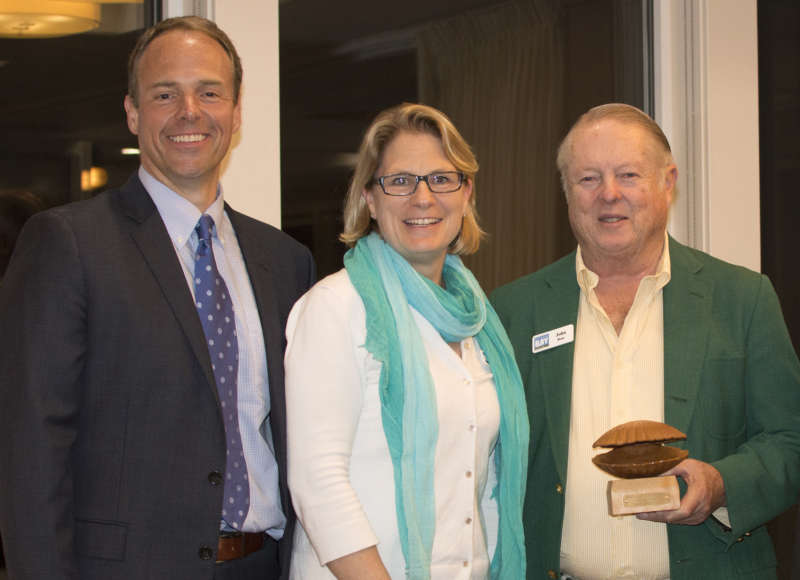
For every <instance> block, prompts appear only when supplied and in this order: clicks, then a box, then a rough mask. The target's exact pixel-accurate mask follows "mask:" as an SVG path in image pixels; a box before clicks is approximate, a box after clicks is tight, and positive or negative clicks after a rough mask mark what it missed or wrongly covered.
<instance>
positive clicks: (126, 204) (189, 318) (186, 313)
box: [120, 176, 218, 397]
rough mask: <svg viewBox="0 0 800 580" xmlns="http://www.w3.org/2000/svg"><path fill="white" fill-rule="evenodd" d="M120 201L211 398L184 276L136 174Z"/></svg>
mask: <svg viewBox="0 0 800 580" xmlns="http://www.w3.org/2000/svg"><path fill="white" fill-rule="evenodd" d="M120 203H121V205H122V208H123V211H124V212H125V214H126V215H127V216H128V217H130V218H131V219H133V220H134V221H135V222H136V223H137V224H138V225H137V227H135V228H134V229H133V231H132V233H131V237H132V238H133V241H134V242H135V243H136V245H137V246H138V248H139V251H140V252H141V253H142V256H143V257H144V260H145V261H146V262H147V264H148V266H149V267H150V269H151V270H152V272H153V277H154V278H155V280H156V282H157V283H158V284H159V286H161V291H162V292H163V294H164V297H165V298H166V300H167V302H168V303H169V305H170V307H171V308H172V311H173V312H174V313H175V318H176V320H177V321H178V324H179V325H180V326H181V328H182V330H183V333H184V335H185V336H186V339H187V341H188V342H189V345H190V347H191V349H192V351H193V352H194V355H195V357H196V358H197V360H198V362H199V363H200V366H201V368H202V369H203V374H204V375H205V377H206V381H207V382H208V385H209V387H210V388H211V389H212V391H213V393H214V397H217V396H218V395H217V388H216V382H215V381H214V374H213V372H212V370H211V358H210V356H209V354H208V346H207V345H206V339H205V334H204V333H203V327H202V325H201V324H200V318H199V317H198V316H197V310H196V309H195V305H194V301H193V300H192V294H191V292H190V291H189V287H188V286H187V284H186V277H185V276H184V274H183V269H182V268H181V265H180V263H179V262H178V256H177V255H176V253H175V249H174V247H173V245H172V240H171V239H170V237H169V234H168V233H167V229H166V227H165V226H164V222H163V221H162V220H161V216H160V215H159V213H158V211H157V210H156V207H155V204H153V201H152V199H150V196H149V195H148V193H147V191H146V190H145V189H144V186H142V184H141V182H140V181H139V179H138V177H136V176H134V177H132V178H131V179H130V180H129V181H128V183H126V184H125V186H123V187H122V189H121V190H120Z"/></svg>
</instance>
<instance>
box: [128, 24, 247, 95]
mask: <svg viewBox="0 0 800 580" xmlns="http://www.w3.org/2000/svg"><path fill="white" fill-rule="evenodd" d="M173 30H188V31H193V32H201V33H203V34H205V35H206V36H208V37H210V38H212V39H214V40H216V41H217V42H218V43H219V44H220V46H221V47H222V48H223V50H225V54H227V55H228V57H229V58H230V59H231V64H232V65H233V102H234V103H238V102H239V91H240V89H241V87H242V60H241V59H240V58H239V53H238V52H236V47H235V46H233V42H232V41H231V39H230V38H229V37H228V35H227V34H225V32H223V31H222V29H221V28H220V27H219V26H217V25H216V24H214V23H213V22H212V21H211V20H207V19H205V18H200V17H199V16H179V17H176V18H167V19H166V20H162V21H161V22H159V23H158V24H156V25H154V26H151V27H150V28H148V29H147V30H145V31H144V32H143V33H142V35H141V36H140V37H139V40H137V41H136V46H134V47H133V50H132V51H131V54H130V56H129V57H128V95H129V96H130V98H131V100H132V101H133V104H134V105H135V106H137V107H138V106H139V85H138V82H139V81H138V79H137V77H136V69H137V68H138V66H139V61H140V60H141V59H142V55H143V54H144V51H145V50H146V49H147V47H148V46H150V43H151V42H153V41H154V40H155V39H156V38H158V37H159V36H161V35H162V34H165V33H167V32H171V31H173Z"/></svg>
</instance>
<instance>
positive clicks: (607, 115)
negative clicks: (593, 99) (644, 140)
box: [556, 103, 674, 193]
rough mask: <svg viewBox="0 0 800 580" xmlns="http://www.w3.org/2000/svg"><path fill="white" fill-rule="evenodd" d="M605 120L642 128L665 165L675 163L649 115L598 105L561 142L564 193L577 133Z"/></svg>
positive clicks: (623, 106) (615, 105) (559, 162)
mask: <svg viewBox="0 0 800 580" xmlns="http://www.w3.org/2000/svg"><path fill="white" fill-rule="evenodd" d="M605 119H611V120H612V121H617V122H619V123H626V124H630V125H636V126H637V127H640V128H641V129H643V130H644V131H645V133H647V134H648V135H649V136H650V137H652V141H653V143H654V144H655V145H656V147H658V149H659V150H660V152H662V153H663V154H664V165H669V164H670V163H674V161H673V159H672V148H671V147H670V146H669V141H668V140H667V137H666V135H664V132H663V131H662V130H661V127H659V126H658V123H656V122H655V121H654V120H653V119H651V118H650V117H649V116H648V115H647V113H645V112H644V111H642V110H640V109H637V108H636V107H634V106H632V105H626V104H624V103H608V104H605V105H598V106H597V107H593V108H591V109H589V110H588V111H586V112H585V113H584V114H583V115H581V116H580V117H578V120H577V121H575V124H574V125H572V127H571V128H570V130H569V132H568V133H567V135H566V137H564V140H563V141H561V145H559V146H558V155H557V156H556V166H557V167H558V172H559V173H560V174H561V188H562V189H563V190H564V193H568V192H567V172H568V171H569V164H570V162H571V161H572V141H573V139H574V136H575V133H576V132H577V130H578V129H580V128H582V127H583V126H585V125H588V124H589V123H593V122H597V121H603V120H605Z"/></svg>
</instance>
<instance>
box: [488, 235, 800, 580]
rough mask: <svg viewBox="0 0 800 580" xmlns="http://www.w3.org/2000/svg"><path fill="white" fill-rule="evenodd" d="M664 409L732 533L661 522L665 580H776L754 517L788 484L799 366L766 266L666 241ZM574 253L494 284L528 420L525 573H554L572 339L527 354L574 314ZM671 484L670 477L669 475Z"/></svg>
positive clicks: (799, 476) (782, 497) (768, 509)
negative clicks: (712, 475)
mask: <svg viewBox="0 0 800 580" xmlns="http://www.w3.org/2000/svg"><path fill="white" fill-rule="evenodd" d="M669 251H670V261H671V270H672V273H671V279H670V282H669V283H668V284H667V286H666V287H665V288H664V391H665V392H664V415H665V421H666V422H667V423H669V424H670V425H673V426H675V427H677V428H678V429H680V430H681V431H683V432H684V433H686V434H687V436H688V438H687V440H686V441H685V442H682V444H679V446H681V445H682V446H683V447H685V448H687V449H688V450H689V456H690V457H693V458H695V459H698V460H702V461H706V462H709V463H711V464H713V465H714V466H715V467H716V468H717V469H718V470H719V471H720V473H721V474H722V477H723V479H724V481H725V490H726V496H727V505H728V510H729V514H730V518H731V525H732V529H730V530H727V529H725V528H723V526H722V525H721V524H719V523H718V522H717V521H716V520H715V519H714V518H709V519H708V520H706V522H704V523H703V524H701V525H698V526H686V525H671V524H670V525H669V526H668V537H669V555H670V577H671V580H683V579H690V578H691V579H698V580H699V579H703V580H709V579H711V580H714V579H717V578H718V579H720V580H729V579H731V578H753V579H755V578H759V579H760V578H775V566H776V563H775V555H774V551H773V548H772V544H771V540H770V538H769V536H768V534H767V530H766V528H765V525H764V524H765V523H766V522H767V521H769V520H770V519H772V518H773V517H775V516H776V515H778V514H780V513H781V512H782V511H783V510H785V509H786V508H788V507H789V506H790V505H792V504H793V503H794V502H796V501H797V499H798V493H799V492H800V363H798V359H797V354H796V353H795V352H794V349H793V347H792V344H791V342H790V339H789V334H788V332H787V329H786V325H785V323H784V321H783V317H782V315H781V310H780V305H779V303H778V298H777V296H776V294H775V291H774V289H773V288H772V285H771V284H770V282H769V280H768V279H767V278H766V276H763V275H760V274H757V273H755V272H752V271H750V270H747V269H745V268H741V267H738V266H733V265H731V264H727V263H725V262H722V261H720V260H717V259H715V258H712V257H711V256H709V255H707V254H704V253H702V252H699V251H696V250H693V249H691V248H688V247H686V246H683V245H681V244H679V243H677V242H676V241H675V240H673V239H671V238H670V241H669ZM579 296H580V288H579V287H578V283H577V280H576V276H575V253H574V252H573V253H572V254H570V255H568V256H566V257H565V258H562V259H561V260H559V261H557V262H555V263H553V264H551V265H549V266H547V267H545V268H543V269H542V270H539V271H538V272H536V273H534V274H531V275H528V276H526V277H523V278H520V279H519V280H517V281H515V282H513V283H511V284H508V285H506V286H504V287H502V288H499V289H498V290H496V291H495V292H494V293H493V294H492V303H493V304H494V307H495V309H496V310H497V312H498V314H499V316H500V319H501V320H502V321H503V324H504V325H505V327H506V329H507V330H508V334H509V337H510V338H511V342H512V344H513V345H514V350H515V354H516V358H517V362H518V364H519V367H520V372H521V374H522V379H523V381H524V382H525V388H526V396H527V404H528V412H529V416H530V422H531V430H532V433H531V446H530V451H529V472H528V484H527V494H526V499H525V508H524V523H525V539H526V549H527V558H528V565H527V569H528V574H527V577H528V578H541V579H548V578H557V577H558V572H559V560H560V554H559V552H560V545H561V526H562V521H563V515H564V492H565V489H566V485H567V481H566V475H567V446H568V440H569V421H570V398H571V394H572V359H573V353H574V343H569V344H565V345H563V346H559V347H556V348H552V349H550V350H546V351H542V352H539V353H538V354H535V355H534V354H532V348H531V346H532V345H531V338H532V337H533V335H535V334H538V333H541V332H546V331H548V330H553V329H555V328H559V327H561V326H565V325H567V324H570V323H573V324H574V323H575V322H576V321H577V317H578V301H579ZM681 483H682V482H681Z"/></svg>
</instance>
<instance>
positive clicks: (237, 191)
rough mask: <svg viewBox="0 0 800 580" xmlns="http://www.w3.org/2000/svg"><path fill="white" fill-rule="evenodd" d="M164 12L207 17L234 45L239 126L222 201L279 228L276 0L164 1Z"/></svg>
mask: <svg viewBox="0 0 800 580" xmlns="http://www.w3.org/2000/svg"><path fill="white" fill-rule="evenodd" d="M163 11H164V16H165V17H171V16H182V15H186V14H196V15H199V16H205V17H207V18H210V19H212V20H214V21H215V22H216V23H217V24H218V25H219V26H220V28H222V29H223V30H224V31H225V32H226V33H227V34H228V36H230V37H231V40H233V42H234V44H235V45H236V49H237V50H238V51H239V55H240V56H241V58H242V66H243V68H244V82H243V85H242V128H241V130H240V131H239V133H237V135H236V136H235V137H234V140H233V146H232V150H231V153H230V155H229V156H228V158H227V160H226V165H225V171H224V174H223V176H222V184H223V187H224V189H225V199H226V201H228V202H229V203H230V204H231V205H232V206H233V207H234V208H235V209H236V210H238V211H241V212H243V213H246V214H247V215H250V216H252V217H254V218H256V219H259V220H261V221H265V222H267V223H270V224H272V225H274V226H276V227H280V224H281V175H280V111H279V96H280V95H279V63H278V0H258V1H253V0H220V1H216V2H215V1H214V0H163Z"/></svg>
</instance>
